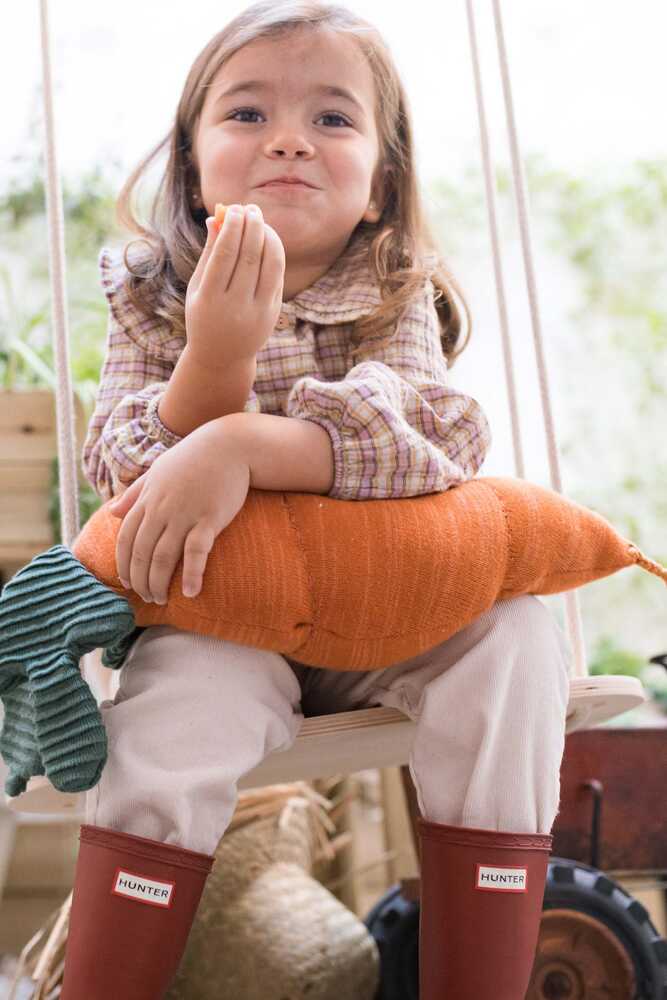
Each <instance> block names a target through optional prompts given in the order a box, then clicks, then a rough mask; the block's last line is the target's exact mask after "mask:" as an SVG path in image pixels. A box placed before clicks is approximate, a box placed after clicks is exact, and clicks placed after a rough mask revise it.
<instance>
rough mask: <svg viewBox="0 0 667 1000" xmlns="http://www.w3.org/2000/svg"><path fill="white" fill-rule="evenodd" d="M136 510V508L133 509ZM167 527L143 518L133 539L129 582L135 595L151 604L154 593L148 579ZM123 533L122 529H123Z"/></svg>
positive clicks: (162, 523)
mask: <svg viewBox="0 0 667 1000" xmlns="http://www.w3.org/2000/svg"><path fill="white" fill-rule="evenodd" d="M133 510H136V507H135V508H133ZM131 516H132V511H131V512H130V514H128V516H127V517H126V518H125V521H124V522H123V527H124V526H125V525H126V524H127V522H128V520H129V519H130V517H131ZM165 527H166V525H165V524H164V522H161V521H156V520H154V519H153V518H150V517H143V516H142V520H141V523H140V524H139V526H138V528H137V530H136V532H135V534H134V537H133V539H132V556H131V559H130V576H129V580H130V583H131V585H132V590H133V591H134V592H135V594H139V596H140V597H141V598H142V599H143V600H144V601H146V603H150V602H152V600H153V595H152V591H151V589H150V587H149V584H148V577H149V574H150V570H151V564H152V562H153V552H154V549H155V546H156V545H157V543H158V542H159V540H160V537H161V535H162V533H163V532H164V530H165ZM121 531H122V529H121Z"/></svg>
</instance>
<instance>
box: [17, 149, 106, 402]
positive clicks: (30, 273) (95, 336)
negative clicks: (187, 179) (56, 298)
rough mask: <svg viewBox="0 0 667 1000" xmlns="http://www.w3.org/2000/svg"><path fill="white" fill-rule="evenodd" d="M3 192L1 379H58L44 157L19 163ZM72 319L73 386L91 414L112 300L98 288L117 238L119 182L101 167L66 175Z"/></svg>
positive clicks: (23, 382)
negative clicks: (101, 259)
mask: <svg viewBox="0 0 667 1000" xmlns="http://www.w3.org/2000/svg"><path fill="white" fill-rule="evenodd" d="M21 168H22V169H21V171H20V176H19V178H18V179H14V180H12V181H11V182H10V184H9V186H8V188H7V190H6V191H5V192H3V193H2V195H0V233H2V241H1V243H0V386H1V387H2V388H5V389H10V388H14V389H17V388H31V387H33V388H34V387H37V386H39V387H44V386H46V387H49V388H54V386H55V374H54V371H55V361H54V351H53V344H52V334H51V323H52V317H51V288H50V280H49V265H48V255H47V252H46V247H47V243H46V238H45V236H46V230H47V227H46V208H45V206H46V194H45V191H44V183H43V180H42V174H43V164H42V161H41V158H40V157H38V158H37V162H34V161H33V162H29V163H28V162H25V161H22V163H21ZM63 208H64V214H65V232H66V256H67V279H66V280H67V321H68V324H69V330H68V334H69V345H70V368H71V375H72V382H73V388H74V390H75V392H76V393H77V394H78V395H79V398H80V399H81V401H82V403H83V406H84V409H85V411H86V414H87V415H88V414H90V412H91V410H92V407H93V405H94V400H95V394H96V391H97V384H98V380H99V373H100V368H101V366H102V362H103V360H104V346H105V339H106V324H107V316H108V312H107V303H106V301H105V299H104V296H103V294H102V292H101V290H99V275H98V272H97V258H98V255H99V251H100V248H101V246H103V245H104V244H109V243H115V242H116V241H117V240H118V239H119V237H120V235H121V234H120V232H119V230H118V229H117V227H116V226H115V222H114V213H115V190H114V185H113V182H112V181H111V180H110V179H108V178H106V177H105V176H104V175H103V174H102V172H101V170H100V168H99V167H95V168H93V169H92V170H90V171H88V172H87V173H85V174H84V175H83V176H82V177H81V178H79V180H78V181H77V182H75V183H72V182H67V181H65V182H63Z"/></svg>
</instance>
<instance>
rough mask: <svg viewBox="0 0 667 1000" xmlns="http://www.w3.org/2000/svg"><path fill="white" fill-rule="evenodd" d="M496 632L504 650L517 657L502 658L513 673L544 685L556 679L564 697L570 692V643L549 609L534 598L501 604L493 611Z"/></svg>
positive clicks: (515, 598)
mask: <svg viewBox="0 0 667 1000" xmlns="http://www.w3.org/2000/svg"><path fill="white" fill-rule="evenodd" d="M491 610H492V612H493V616H492V617H493V626H492V627H493V629H494V630H496V631H497V633H498V636H499V637H500V640H501V642H502V645H503V647H504V648H505V649H506V650H507V652H508V653H510V652H513V653H514V654H515V655H507V656H504V657H501V658H502V659H503V660H504V662H506V663H507V664H508V665H511V667H512V669H513V670H515V671H516V670H519V671H521V670H523V671H524V672H525V673H526V674H528V675H535V676H536V677H537V679H539V680H540V681H541V682H544V680H545V678H553V680H554V683H555V684H557V685H558V687H559V689H560V690H561V692H562V693H566V692H567V690H569V676H570V665H571V653H570V649H569V643H568V641H567V638H566V636H565V634H564V633H563V631H562V629H561V627H560V625H559V623H558V621H557V619H556V618H555V617H554V616H553V614H552V613H551V611H550V610H549V608H547V606H546V605H545V604H544V603H543V602H542V601H541V600H539V598H537V597H535V596H534V595H533V594H522V595H521V596H519V597H514V598H511V599H510V600H507V601H499V602H498V603H497V604H495V605H494V606H493V608H492V609H491Z"/></svg>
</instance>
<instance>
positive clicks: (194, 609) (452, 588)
mask: <svg viewBox="0 0 667 1000" xmlns="http://www.w3.org/2000/svg"><path fill="white" fill-rule="evenodd" d="M120 524H121V522H120V520H119V519H118V518H115V517H113V515H111V514H110V513H109V512H108V511H107V509H106V505H105V506H104V507H101V508H100V509H99V510H98V511H97V512H96V513H95V514H94V515H93V516H92V517H91V518H90V520H89V521H88V522H87V524H86V525H85V527H84V528H83V530H82V532H81V533H80V535H79V536H78V538H77V540H76V541H75V543H74V546H73V552H74V555H75V556H76V557H77V558H78V559H79V560H80V561H81V562H82V563H83V565H84V566H85V567H86V568H87V569H88V570H90V572H91V573H93V574H94V575H95V576H96V577H97V578H98V579H99V580H100V581H101V582H102V583H104V584H106V586H108V587H110V588H111V589H112V590H115V591H117V592H118V593H121V594H123V595H124V596H125V597H127V598H128V600H129V602H130V604H131V605H132V607H133V609H134V613H135V618H136V622H137V625H143V626H146V625H160V624H170V625H174V626H176V627H178V628H182V629H187V630H190V631H194V632H205V633H209V634H212V635H216V636H218V637H220V638H223V639H231V640H232V641H234V642H238V643H241V644H242V645H247V646H254V647H256V648H259V649H270V650H275V651H276V652H280V653H286V654H287V655H289V656H291V657H292V659H295V660H298V661H300V662H303V663H307V664H310V665H312V666H321V667H329V668H333V669H338V670H374V669H379V668H381V667H386V666H389V665H390V664H392V663H396V662H398V661H400V660H404V659H407V658H409V657H412V656H416V655H417V654H418V653H420V652H422V651H424V650H426V649H429V648H431V647H432V646H435V645H436V644H438V643H439V642H442V641H444V640H445V639H447V638H449V637H450V636H451V635H453V634H454V633H455V632H458V631H459V630H460V629H462V628H464V627H465V626H466V625H468V624H469V623H470V622H471V621H473V620H474V619H475V618H477V617H479V615H481V614H482V613H483V612H484V611H486V610H488V608H490V607H491V606H492V605H493V604H494V603H495V602H496V601H498V600H503V599H507V598H510V597H515V596H517V595H519V594H554V593H559V592H561V591H564V590H570V589H573V588H575V587H579V586H581V585H582V584H585V583H589V582H590V581H591V580H596V579H599V578H601V577H604V576H609V575H610V574H611V573H615V572H616V571H617V570H619V569H623V568H624V567H626V566H631V565H634V564H638V565H642V566H643V567H644V568H645V569H647V570H648V571H649V572H651V573H655V574H656V575H657V576H660V577H661V578H662V579H663V580H665V582H667V570H665V568H664V567H662V566H660V565H659V564H657V563H654V562H652V561H651V560H650V559H647V558H646V557H645V556H644V555H642V553H641V552H639V550H638V549H637V548H636V546H634V545H633V544H632V543H631V542H629V541H626V540H625V539H624V538H622V537H621V536H620V535H619V534H618V533H617V532H616V530H615V529H614V528H613V527H612V526H611V524H610V523H609V522H608V521H606V520H605V519H604V518H603V517H601V516H600V515H599V514H596V513H595V512H594V511H592V510H589V509H588V508H586V507H583V506H581V505H580V504H577V503H574V502H573V501H572V500H568V499H566V498H565V497H563V496H561V495H560V494H559V493H557V492H555V491H553V490H549V489H545V488H544V487H541V486H537V485H536V484H534V483H530V482H527V481H526V480H523V479H510V478H496V477H479V478H476V479H472V480H470V481H468V482H466V483H462V484H461V485H459V486H455V487H452V488H450V489H448V490H446V491H445V492H443V493H431V494H427V495H423V496H417V497H408V498H401V499H393V500H369V501H358V500H339V499H332V498H329V497H326V496H320V495H318V494H312V493H279V492H270V491H263V490H254V489H251V490H250V491H249V493H248V497H247V500H246V502H245V504H244V506H243V507H242V509H241V510H240V511H239V513H238V514H237V516H236V517H235V518H234V520H233V521H232V523H231V524H230V525H228V527H227V528H225V530H224V531H223V532H221V534H220V535H218V537H217V539H216V541H215V544H214V546H213V549H212V551H211V554H210V556H209V560H208V563H207V567H206V571H205V574H204V580H203V586H202V590H201V592H200V593H199V594H198V595H197V597H196V598H186V597H184V596H183V594H182V591H181V571H182V563H180V564H179V566H178V567H177V569H176V572H175V573H174V576H173V578H172V580H171V585H170V588H169V599H168V601H167V604H165V605H157V604H145V603H144V602H143V600H142V599H141V598H140V597H139V596H138V595H136V594H135V593H134V592H133V591H126V590H124V588H123V587H122V586H121V584H120V581H119V579H118V575H117V572H116V557H115V544H116V536H117V534H118V531H119V529H120Z"/></svg>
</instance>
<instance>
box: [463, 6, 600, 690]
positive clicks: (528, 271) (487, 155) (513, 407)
mask: <svg viewBox="0 0 667 1000" xmlns="http://www.w3.org/2000/svg"><path fill="white" fill-rule="evenodd" d="M492 2H493V11H494V21H495V30H496V41H497V45H498V58H499V62H500V72H501V77H502V83H503V95H504V99H505V116H506V119H507V131H508V135H509V139H510V154H511V160H512V184H513V189H514V195H515V199H516V206H517V214H518V219H519V231H520V234H521V247H522V252H523V265H524V274H525V279H526V290H527V294H528V301H529V304H530V319H531V328H532V331H533V343H534V346H535V358H536V365H537V375H538V381H539V386H540V397H541V401H542V415H543V419H544V428H545V434H546V441H547V454H548V458H549V469H550V479H551V486H552V488H553V489H554V490H555V491H557V492H558V493H561V494H562V492H563V487H562V479H561V471H560V460H559V456H558V444H557V437H556V430H555V424H554V419H553V412H552V407H551V398H550V391H549V379H548V371H547V363H546V358H545V354H544V348H543V338H542V326H541V321H540V310H539V304H538V299H537V282H536V280H535V268H534V266H533V260H534V254H533V247H532V241H531V233H530V219H529V212H528V199H527V196H526V185H525V180H524V174H523V160H522V156H521V150H520V146H519V138H518V132H517V127H516V117H515V113H514V101H513V98H512V86H511V82H510V72H509V62H508V58H507V49H506V45H505V37H504V32H503V25H502V16H501V11H500V0H492ZM466 4H467V12H468V28H469V33H470V48H471V53H472V64H473V70H474V76H475V91H476V97H477V110H478V115H479V129H480V139H481V149H482V158H483V162H484V178H485V184H486V199H487V210H488V215H489V229H490V232H491V241H492V249H493V258H494V271H495V277H496V292H497V296H498V310H499V315H500V325H501V332H502V338H503V345H504V348H505V350H504V362H505V368H506V381H507V387H508V395H509V400H510V418H511V421H512V437H513V445H514V457H515V466H516V468H517V470H520V471H517V475H518V476H520V477H521V478H524V474H523V468H524V465H523V453H522V451H521V436H520V432H519V426H518V425H519V419H518V403H517V392H516V383H515V378H514V370H513V362H512V353H511V350H509V333H508V324H507V312H506V306H505V291H504V287H503V274H502V267H501V264H500V247H499V241H498V225H497V219H496V202H495V194H494V192H495V184H494V180H493V178H494V165H493V161H492V156H491V144H490V142H489V135H488V129H487V124H486V114H485V111H484V93H483V87H482V79H481V72H480V66H479V60H478V57H477V51H478V50H477V39H476V29H475V15H474V10H473V3H472V0H466ZM563 597H564V602H565V613H566V619H567V627H568V633H569V637H570V641H571V643H572V650H573V654H574V664H573V676H575V677H587V676H588V667H587V665H586V650H585V646H584V637H583V626H582V620H581V609H580V605H579V595H578V592H577V591H576V590H568V591H566V592H565V594H564V595H563Z"/></svg>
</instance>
